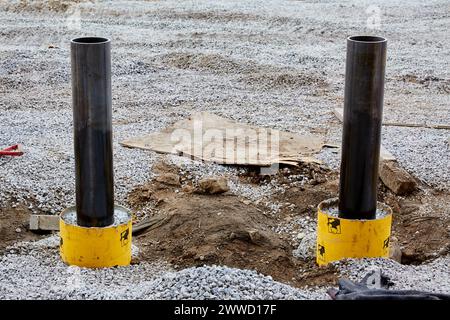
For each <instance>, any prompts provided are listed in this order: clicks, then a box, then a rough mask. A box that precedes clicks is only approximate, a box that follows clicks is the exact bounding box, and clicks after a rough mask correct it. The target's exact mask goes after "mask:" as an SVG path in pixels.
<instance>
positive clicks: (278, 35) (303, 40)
mask: <svg viewBox="0 0 450 320" xmlns="http://www.w3.org/2000/svg"><path fill="white" fill-rule="evenodd" d="M20 3H22V5H20ZM23 3H25V4H23ZM26 3H27V1H25V2H23V1H14V0H8V1H2V2H1V3H0V21H1V25H2V33H1V34H0V40H1V41H0V61H1V62H0V92H1V98H0V110H1V111H2V112H1V113H0V121H1V122H2V123H7V124H8V126H1V127H0V137H1V140H0V144H1V145H10V144H14V143H22V144H24V146H25V152H26V153H25V155H24V156H23V157H21V158H17V159H11V160H10V159H0V183H1V187H0V203H5V202H7V201H10V200H12V201H13V202H26V203H27V204H28V205H29V206H30V207H31V209H33V210H35V211H36V212H38V211H44V212H45V213H58V212H60V211H61V210H62V209H64V208H65V207H67V206H69V205H71V204H73V202H74V181H73V180H74V179H73V167H74V165H73V162H74V159H73V151H72V124H71V101H70V100H71V98H70V95H71V92H70V72H69V71H70V64H69V50H68V49H69V44H68V40H69V39H71V38H74V37H77V36H83V35H92V34H94V35H99V36H106V37H110V38H111V39H112V41H113V108H114V112H113V119H114V155H115V181H116V199H117V201H118V202H119V204H125V205H126V203H125V198H126V194H127V192H128V191H129V190H130V189H131V188H132V187H133V186H135V185H137V184H140V183H143V182H145V181H146V180H147V179H148V178H149V177H150V176H151V172H150V170H149V168H150V166H151V164H152V163H154V162H155V160H156V159H157V156H156V155H155V154H154V153H152V152H146V151H141V150H134V149H126V148H122V147H120V146H119V145H118V141H120V140H122V139H125V138H129V137H131V136H135V135H140V134H142V133H146V132H152V131H155V130H158V129H161V128H163V127H165V126H167V125H168V124H170V123H172V122H174V121H177V120H179V119H181V118H183V117H186V116H188V115H189V114H190V113H191V112H193V111H203V110H205V111H209V112H215V113H217V114H219V115H221V116H226V117H230V118H233V119H236V120H240V121H245V122H248V123H251V124H254V125H261V126H270V127H274V128H277V129H282V130H289V131H294V132H300V133H304V132H314V131H315V130H317V129H319V130H321V129H323V130H324V131H327V134H326V136H327V139H328V140H329V141H330V142H333V141H339V139H340V134H341V133H340V125H339V124H338V123H337V121H336V120H335V119H334V117H333V115H332V113H331V110H332V109H333V108H334V107H336V106H342V96H343V80H344V78H343V76H344V65H345V37H346V36H348V35H351V34H358V33H378V34H382V35H385V36H386V37H388V38H389V59H388V68H387V90H386V98H385V99H386V104H385V118H386V120H389V121H409V122H427V123H441V124H445V123H447V124H448V123H449V122H450V110H449V102H450V99H449V94H448V91H449V78H450V77H449V75H450V74H449V70H450V68H449V64H450V62H449V48H448V46H445V45H446V43H447V41H446V40H447V38H446V30H448V19H446V17H447V16H446V15H447V12H448V9H450V5H449V3H448V2H447V1H445V0H442V1H433V2H432V3H429V4H427V5H426V6H425V5H423V2H422V1H409V2H408V4H405V3H404V2H403V1H399V0H398V1H353V2H352V1H346V2H345V3H343V4H337V3H336V2H333V1H325V2H308V3H305V2H302V1H281V0H278V1H265V2H264V4H262V3H261V2H260V1H245V2H242V1H226V2H211V1H184V2H183V3H182V4H180V3H179V2H178V1H150V2H149V1H94V2H90V1H89V2H88V1H65V2H64V3H68V4H71V3H74V5H73V6H69V7H67V8H66V7H64V6H61V7H57V8H55V7H54V6H49V5H46V4H47V3H50V2H49V1H44V0H41V1H37V2H36V1H35V2H28V5H27V4H26ZM33 3H34V4H33ZM35 3H38V4H41V5H40V6H37V5H36V4H35ZM53 3H54V2H53ZM370 5H375V6H378V7H379V8H380V10H381V24H380V30H375V31H374V30H371V29H368V28H367V18H368V17H369V14H367V13H366V10H367V9H368V8H369V6H370ZM36 8H42V10H41V11H37V10H36ZM318 12H320V14H317V13H318ZM405 16H407V17H408V19H405ZM78 18H79V19H78ZM77 19H78V20H77ZM430 35H432V36H430ZM49 45H50V46H51V47H52V48H49ZM417 52H420V55H418V54H417ZM25 92H26V94H24V93H25ZM286 115H289V116H286ZM327 128H329V129H327ZM447 138H448V131H445V130H433V129H417V128H395V127H385V128H384V130H383V144H384V145H385V146H386V147H387V148H388V149H389V150H390V151H391V152H392V153H393V154H394V155H395V156H397V157H398V159H399V161H400V163H401V164H402V165H403V166H404V167H405V168H407V169H408V170H410V171H411V172H413V173H414V174H415V175H416V176H418V177H419V178H420V179H421V180H423V181H425V182H427V183H429V184H431V185H433V186H435V187H438V188H442V189H448V187H449V186H450V178H449V170H448V169H449V168H450V157H449V146H448V142H447ZM320 157H321V158H322V159H324V160H326V162H327V163H329V164H330V165H332V166H334V167H337V165H338V162H339V153H333V152H331V151H329V150H328V151H325V152H324V153H323V154H322V155H321V156H320ZM193 167H195V165H193ZM215 167H219V166H215ZM208 168H211V169H212V170H211V171H209V170H207V169H205V170H203V171H202V172H203V174H204V175H207V174H209V173H214V172H215V171H217V170H220V169H214V165H213V166H209V167H208ZM235 190H236V191H237V190H239V188H238V187H236V188H235ZM252 192H253V193H255V192H257V191H254V190H253V191H252ZM261 192H266V190H262V191H261ZM253 196H254V197H255V198H257V197H258V194H256V195H253Z"/></svg>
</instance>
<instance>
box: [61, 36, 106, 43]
mask: <svg viewBox="0 0 450 320" xmlns="http://www.w3.org/2000/svg"><path fill="white" fill-rule="evenodd" d="M70 42H71V43H76V44H89V45H93V44H94V45H95V44H105V43H108V42H111V40H110V39H108V38H103V37H81V38H75V39H72V40H70Z"/></svg>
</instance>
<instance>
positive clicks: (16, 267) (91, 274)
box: [0, 236, 317, 299]
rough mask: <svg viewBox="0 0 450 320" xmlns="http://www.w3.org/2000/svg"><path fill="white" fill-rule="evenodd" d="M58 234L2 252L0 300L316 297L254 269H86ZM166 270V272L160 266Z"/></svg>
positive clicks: (139, 266)
mask: <svg viewBox="0 0 450 320" xmlns="http://www.w3.org/2000/svg"><path fill="white" fill-rule="evenodd" d="M58 247H59V238H58V237H57V236H52V237H50V238H46V239H43V240H40V241H37V242H34V243H29V242H28V243H19V244H16V245H15V246H12V247H10V248H8V249H7V253H6V254H5V255H4V256H2V257H0V299H306V298H312V297H315V296H317V294H315V293H314V292H312V293H310V292H307V291H305V292H303V291H301V290H298V289H295V288H292V287H290V286H288V285H285V284H282V283H279V282H276V281H273V280H272V278H271V277H267V276H263V275H261V274H259V273H257V272H256V271H251V270H239V269H233V268H227V267H221V266H204V267H198V268H189V269H184V270H181V271H179V272H174V271H172V270H171V268H170V267H169V266H167V265H165V264H164V263H153V264H150V263H146V262H143V263H139V264H136V265H131V266H130V267H117V268H108V269H97V270H93V269H84V268H78V267H74V266H71V267H68V266H66V265H65V264H64V263H63V262H61V259H60V258H59V255H58ZM163 270H164V271H163Z"/></svg>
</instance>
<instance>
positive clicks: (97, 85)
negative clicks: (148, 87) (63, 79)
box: [71, 37, 114, 227]
mask: <svg viewBox="0 0 450 320" xmlns="http://www.w3.org/2000/svg"><path fill="white" fill-rule="evenodd" d="M71 60H72V102H73V124H74V146H75V180H76V208H77V223H78V225H80V226H84V227H105V226H108V225H110V224H112V223H113V222H114V182H113V179H114V177H113V157H112V110H111V42H110V40H109V39H105V38H94V37H92V38H78V39H73V40H72V41H71Z"/></svg>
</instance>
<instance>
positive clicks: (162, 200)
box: [129, 168, 336, 286]
mask: <svg viewBox="0 0 450 320" xmlns="http://www.w3.org/2000/svg"><path fill="white" fill-rule="evenodd" d="M160 169H161V168H160ZM166 169H168V171H169V173H168V175H169V176H171V175H172V174H173V171H174V169H173V168H172V169H170V168H166ZM164 176H166V174H162V175H161V176H160V177H159V178H157V179H155V180H154V181H151V182H149V183H148V184H146V185H144V186H141V187H139V188H136V189H135V190H133V191H132V192H131V193H130V196H129V202H130V203H131V204H132V205H133V206H134V207H135V208H139V207H140V206H144V205H145V204H146V203H148V202H152V203H154V204H155V205H156V206H157V214H156V215H154V216H153V217H151V218H150V221H151V223H150V224H151V227H149V228H148V229H146V230H145V231H144V233H143V234H141V235H139V236H137V237H136V239H137V241H138V242H139V246H140V248H141V255H142V259H149V260H150V259H152V260H153V259H155V258H163V259H165V260H168V261H169V262H171V263H172V264H174V265H177V266H179V267H189V266H196V265H203V264H219V265H227V266H230V267H236V268H245V269H255V270H257V271H259V272H261V273H263V274H266V275H270V276H272V277H273V278H274V279H275V280H278V281H283V282H286V283H290V284H293V285H296V286H302V285H306V284H326V283H330V282H334V281H335V280H336V278H335V275H334V270H332V269H331V268H318V267H316V266H313V265H314V262H313V261H308V262H306V261H301V260H298V259H295V258H294V257H293V256H292V250H293V249H294V248H293V247H292V246H291V245H290V244H289V241H288V239H287V236H286V235H280V234H278V233H276V232H274V231H273V230H272V228H274V227H275V226H276V225H278V224H279V221H278V220H277V219H279V218H275V217H272V216H270V215H269V214H265V213H264V208H262V207H259V206H258V205H255V204H249V203H248V202H246V201H244V200H243V199H240V198H239V197H237V196H234V195H230V194H227V193H225V194H221V195H207V194H199V193H198V190H197V191H196V192H193V190H194V189H195V188H193V187H192V186H190V185H187V186H184V187H183V188H181V187H180V186H178V187H177V186H175V185H173V184H168V183H164V182H161V181H165V180H166V179H165V178H163V177H164ZM167 180H168V181H172V180H173V179H172V178H170V179H167ZM177 190H178V192H177ZM266 210H267V209H266ZM302 269H303V270H304V269H310V270H313V271H311V272H309V273H306V274H305V273H302V272H300V270H302ZM308 279H309V280H308Z"/></svg>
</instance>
